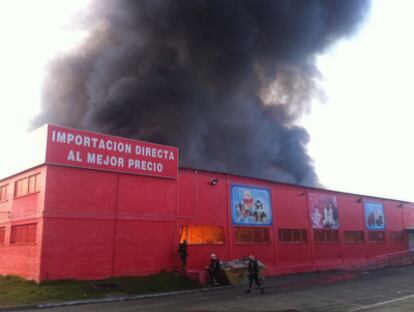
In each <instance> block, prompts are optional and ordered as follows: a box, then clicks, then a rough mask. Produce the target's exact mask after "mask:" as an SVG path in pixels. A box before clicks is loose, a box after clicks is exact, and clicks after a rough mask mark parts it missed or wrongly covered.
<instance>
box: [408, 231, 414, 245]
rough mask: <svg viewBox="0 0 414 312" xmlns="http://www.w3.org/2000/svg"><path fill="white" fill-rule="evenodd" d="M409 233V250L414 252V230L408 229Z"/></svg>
mask: <svg viewBox="0 0 414 312" xmlns="http://www.w3.org/2000/svg"><path fill="white" fill-rule="evenodd" d="M407 233H408V248H409V249H410V250H414V229H407Z"/></svg>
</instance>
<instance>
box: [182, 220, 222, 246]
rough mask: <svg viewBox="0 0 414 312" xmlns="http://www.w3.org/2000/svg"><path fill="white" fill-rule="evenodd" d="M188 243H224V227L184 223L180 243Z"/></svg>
mask: <svg viewBox="0 0 414 312" xmlns="http://www.w3.org/2000/svg"><path fill="white" fill-rule="evenodd" d="M184 240H187V243H188V245H211V244H224V228H223V227H221V226H214V225H183V226H181V229H180V243H182V242H183V241H184Z"/></svg>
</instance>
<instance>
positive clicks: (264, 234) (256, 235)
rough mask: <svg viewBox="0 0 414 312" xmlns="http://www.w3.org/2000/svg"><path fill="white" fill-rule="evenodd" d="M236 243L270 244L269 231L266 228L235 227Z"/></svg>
mask: <svg viewBox="0 0 414 312" xmlns="http://www.w3.org/2000/svg"><path fill="white" fill-rule="evenodd" d="M234 234H235V240H236V243H270V231H269V228H266V227H253V226H251V227H250V226H237V227H235V232H234Z"/></svg>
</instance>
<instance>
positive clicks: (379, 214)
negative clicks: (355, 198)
mask: <svg viewBox="0 0 414 312" xmlns="http://www.w3.org/2000/svg"><path fill="white" fill-rule="evenodd" d="M364 209H365V225H366V227H367V229H368V230H384V229H385V215H384V205H383V204H381V203H376V202H364Z"/></svg>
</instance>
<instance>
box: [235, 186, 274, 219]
mask: <svg viewBox="0 0 414 312" xmlns="http://www.w3.org/2000/svg"><path fill="white" fill-rule="evenodd" d="M231 215H232V221H233V224H236V225H272V206H271V200H270V191H269V190H268V189H265V188H259V187H252V186H243V185H232V186H231Z"/></svg>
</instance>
